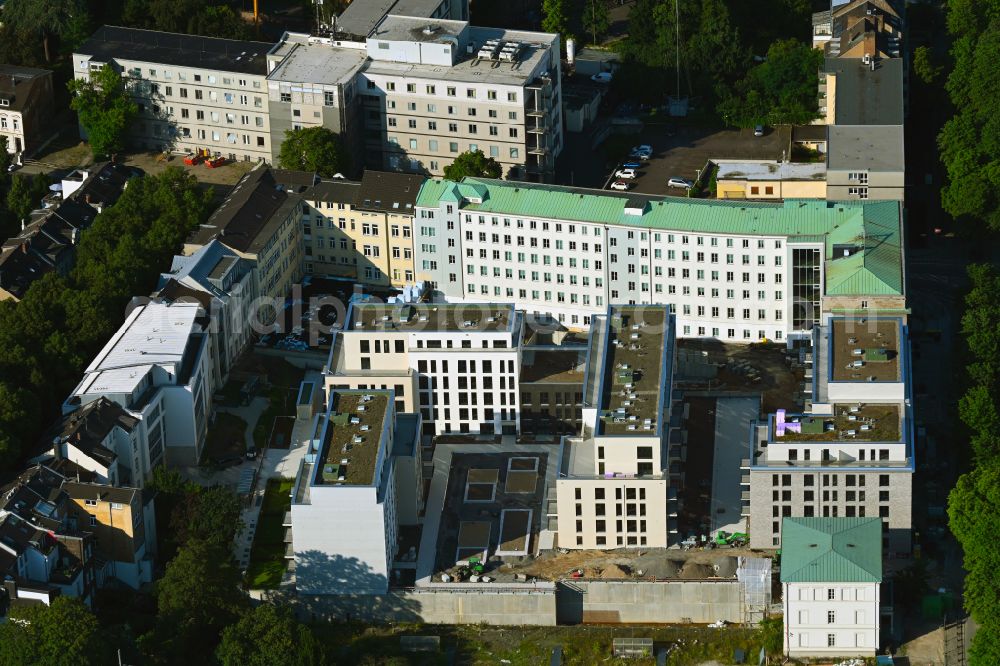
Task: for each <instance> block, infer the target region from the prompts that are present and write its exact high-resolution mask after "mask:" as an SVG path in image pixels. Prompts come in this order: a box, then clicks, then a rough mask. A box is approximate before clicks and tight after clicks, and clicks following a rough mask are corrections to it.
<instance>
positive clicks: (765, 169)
mask: <svg viewBox="0 0 1000 666" xmlns="http://www.w3.org/2000/svg"><path fill="white" fill-rule="evenodd" d="M714 162H715V163H716V165H717V166H718V171H717V172H716V176H715V179H716V197H717V198H719V199H825V198H826V164H824V163H822V162H818V163H814V162H809V163H795V162H778V161H772V160H759V161H744V160H714Z"/></svg>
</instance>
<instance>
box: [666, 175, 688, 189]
mask: <svg viewBox="0 0 1000 666" xmlns="http://www.w3.org/2000/svg"><path fill="white" fill-rule="evenodd" d="M667 187H679V188H681V189H683V190H690V189H691V188H692V187H694V183H692V182H691V181H690V180H688V179H687V178H677V177H676V176H675V177H673V178H671V179H670V180H668V181H667Z"/></svg>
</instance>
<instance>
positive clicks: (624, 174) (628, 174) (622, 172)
mask: <svg viewBox="0 0 1000 666" xmlns="http://www.w3.org/2000/svg"><path fill="white" fill-rule="evenodd" d="M637 175H638V174H637V173H636V171H635V169H619V170H618V171H615V178H628V179H632V178H635V177H636V176H637Z"/></svg>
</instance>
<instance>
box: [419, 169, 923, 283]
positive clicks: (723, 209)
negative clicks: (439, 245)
mask: <svg viewBox="0 0 1000 666" xmlns="http://www.w3.org/2000/svg"><path fill="white" fill-rule="evenodd" d="M441 202H448V203H452V202H454V203H458V204H459V207H460V208H461V209H462V210H463V211H465V212H470V213H471V212H476V213H484V214H486V213H488V214H496V215H507V216H519V217H529V218H530V217H535V218H549V219H562V220H577V221H580V222H591V223H594V224H608V225H623V226H634V227H642V228H647V229H650V230H653V231H658V230H664V231H677V232H692V233H722V234H734V235H746V236H773V237H784V238H789V239H790V240H792V241H797V242H821V243H824V247H825V257H826V260H827V289H826V293H827V294H828V295H854V294H865V295H893V294H898V295H902V293H903V272H902V248H901V243H900V209H899V203H898V202H896V201H826V200H823V199H787V200H785V201H782V202H750V201H731V200H719V199H688V198H682V197H659V196H649V195H641V194H631V193H626V192H611V191H607V190H593V189H584V188H575V187H565V186H559V185H543V184H539V183H521V182H511V181H503V180H491V179H485V178H465V179H464V180H463V181H462V182H461V183H455V182H452V181H447V180H442V179H428V180H425V181H424V184H423V187H422V188H421V190H420V194H419V195H418V197H417V206H420V207H432V208H437V207H439V206H440V205H441ZM835 246H855V247H862V248H863V249H862V250H860V251H857V252H855V253H854V254H852V255H851V256H848V257H843V256H840V257H836V256H835V254H836V253H835V252H834V249H835ZM837 249H838V251H840V253H841V254H842V248H840V247H838V248H837Z"/></svg>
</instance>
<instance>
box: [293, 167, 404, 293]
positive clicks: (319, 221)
mask: <svg viewBox="0 0 1000 666" xmlns="http://www.w3.org/2000/svg"><path fill="white" fill-rule="evenodd" d="M423 180H424V178H423V176H417V175H414V174H404V173H392V172H384V171H372V170H367V171H365V173H364V176H362V179H361V182H360V183H355V182H351V181H347V180H342V179H333V180H328V181H321V182H319V183H317V184H316V185H314V186H313V187H312V188H310V189H308V190H306V191H305V192H303V193H302V197H303V199H305V200H306V202H307V203H308V211H309V212H308V216H307V217H306V218H303V219H304V223H305V224H306V226H305V228H304V229H303V232H304V236H303V239H304V241H305V261H306V273H308V274H311V275H328V276H332V277H346V278H351V279H355V280H357V281H358V282H362V283H364V284H368V285H377V286H389V285H390V284H391V285H392V286H395V287H401V286H403V285H405V284H412V283H413V282H414V268H413V254H414V248H413V215H414V205H415V204H416V200H417V195H418V194H419V192H420V186H421V184H422V183H423Z"/></svg>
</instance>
